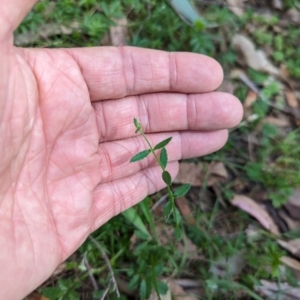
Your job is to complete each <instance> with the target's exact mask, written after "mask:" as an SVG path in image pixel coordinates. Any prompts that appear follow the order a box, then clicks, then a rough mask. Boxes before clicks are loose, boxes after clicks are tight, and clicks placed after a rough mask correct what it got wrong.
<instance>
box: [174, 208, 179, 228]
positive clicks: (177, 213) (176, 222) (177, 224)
mask: <svg viewBox="0 0 300 300" xmlns="http://www.w3.org/2000/svg"><path fill="white" fill-rule="evenodd" d="M173 215H174V220H175V224H176V226H179V223H180V220H181V214H180V212H179V210H178V209H177V207H174V208H173Z"/></svg>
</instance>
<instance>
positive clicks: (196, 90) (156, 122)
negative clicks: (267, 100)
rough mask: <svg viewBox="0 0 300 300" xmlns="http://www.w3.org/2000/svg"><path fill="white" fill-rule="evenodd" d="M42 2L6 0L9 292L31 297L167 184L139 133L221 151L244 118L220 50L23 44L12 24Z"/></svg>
mask: <svg viewBox="0 0 300 300" xmlns="http://www.w3.org/2000/svg"><path fill="white" fill-rule="evenodd" d="M34 4H35V1H33V0H11V1H9V2H7V1H4V0H0V43H1V47H0V135H1V139H0V158H1V164H0V181H1V185H0V220H1V221H0V249H1V253H0V266H1V272H0V286H1V289H0V299H11V300H13V299H21V298H22V297H25V296H26V295H27V294H28V293H30V292H31V291H32V290H34V289H35V288H36V287H37V286H39V285H40V284H41V283H42V282H43V281H45V280H46V279H47V278H48V277H49V276H51V274H52V272H53V271H54V270H55V268H56V267H57V266H58V265H59V264H60V263H61V262H62V261H64V260H65V259H66V258H68V257H69V256H70V255H71V254H72V253H73V252H74V251H75V250H76V249H77V248H78V247H79V246H80V245H81V244H82V243H83V242H84V240H85V239H86V238H87V236H88V235H89V234H90V233H91V232H93V231H94V230H96V229H97V228H99V227H100V226H101V225H102V224H104V223H105V222H107V221H108V220H109V219H110V218H112V217H113V216H115V215H117V214H119V213H120V212H122V211H124V210H125V209H127V208H129V207H131V206H132V205H135V204H136V203H138V202H139V201H140V200H142V199H143V198H144V197H145V196H146V195H148V194H151V193H154V192H156V191H158V190H160V189H161V188H163V187H164V186H165V185H164V183H163V181H162V180H161V171H160V168H159V167H157V166H156V164H155V162H154V160H153V158H152V157H149V159H148V160H144V161H142V162H140V163H135V164H130V163H129V160H130V158H131V157H132V156H133V155H134V154H136V153H137V152H139V151H141V150H144V149H145V148H146V145H145V142H144V141H143V139H142V138H141V137H140V136H136V135H135V134H134V131H135V128H134V125H133V122H132V121H133V118H134V117H137V118H138V119H139V120H140V122H141V124H142V126H143V129H144V131H145V132H146V133H147V134H148V137H149V139H150V141H151V143H153V144H155V143H157V142H159V141H161V140H163V139H165V138H167V137H170V136H172V137H173V140H172V142H171V143H170V144H169V145H168V147H167V149H168V153H169V160H170V164H169V166H168V171H169V172H170V173H171V175H172V177H173V178H174V177H175V176H176V173H177V171H178V160H180V159H183V158H189V157H196V156H201V155H205V154H208V153H210V152H213V151H216V150H218V149H219V148H220V147H222V146H223V145H224V143H225V142H226V139H227V129H228V128H231V127H233V126H235V125H237V124H238V123H239V122H240V120H241V117H242V107H241V104H240V102H239V101H238V100H237V99H236V98H235V97H234V96H232V95H228V94H224V93H218V92H213V90H215V89H216V88H217V87H218V86H219V85H220V83H221V81H222V76H223V75H222V69H221V67H220V65H219V64H218V63H217V62H216V61H214V60H213V59H211V58H208V57H205V56H203V55H199V54H191V53H166V52H163V51H155V50H149V49H139V48H132V47H123V48H114V47H98V48H81V49H56V50H54V49H23V48H16V47H14V46H13V31H14V30H15V28H16V27H17V26H18V25H19V23H20V22H21V20H22V19H23V18H24V17H25V15H26V14H27V13H28V11H29V10H30V9H31V8H32V6H33V5H34Z"/></svg>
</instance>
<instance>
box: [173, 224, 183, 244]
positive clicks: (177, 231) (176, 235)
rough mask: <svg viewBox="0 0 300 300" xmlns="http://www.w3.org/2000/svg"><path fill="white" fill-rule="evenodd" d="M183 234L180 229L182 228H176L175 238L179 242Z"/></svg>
mask: <svg viewBox="0 0 300 300" xmlns="http://www.w3.org/2000/svg"><path fill="white" fill-rule="evenodd" d="M181 234H182V230H181V228H180V227H176V228H175V229H174V236H175V239H176V240H177V241H179V240H180V239H181Z"/></svg>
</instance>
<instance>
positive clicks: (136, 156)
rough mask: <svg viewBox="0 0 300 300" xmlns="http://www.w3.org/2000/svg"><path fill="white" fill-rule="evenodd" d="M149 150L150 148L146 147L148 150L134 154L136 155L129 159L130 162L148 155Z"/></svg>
mask: <svg viewBox="0 0 300 300" xmlns="http://www.w3.org/2000/svg"><path fill="white" fill-rule="evenodd" d="M150 152H151V150H150V149H148V150H143V151H141V152H139V153H138V154H136V155H135V156H134V157H133V158H132V159H131V160H130V162H136V161H139V160H142V159H144V158H146V157H147V156H148V155H149V153H150Z"/></svg>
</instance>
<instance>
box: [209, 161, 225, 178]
mask: <svg viewBox="0 0 300 300" xmlns="http://www.w3.org/2000/svg"><path fill="white" fill-rule="evenodd" d="M210 173H211V174H213V175H217V176H220V177H223V178H228V172H227V170H226V168H225V165H224V163H222V162H213V163H211V164H210Z"/></svg>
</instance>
